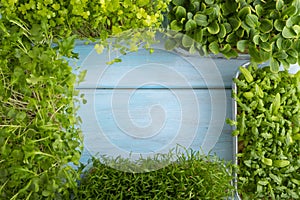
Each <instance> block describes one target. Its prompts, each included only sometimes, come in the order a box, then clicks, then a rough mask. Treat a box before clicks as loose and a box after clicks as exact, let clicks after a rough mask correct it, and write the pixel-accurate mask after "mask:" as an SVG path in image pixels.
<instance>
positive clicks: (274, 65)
mask: <svg viewBox="0 0 300 200" xmlns="http://www.w3.org/2000/svg"><path fill="white" fill-rule="evenodd" d="M270 69H271V71H272V72H278V71H279V62H278V61H277V60H276V59H274V58H272V59H271V61H270Z"/></svg>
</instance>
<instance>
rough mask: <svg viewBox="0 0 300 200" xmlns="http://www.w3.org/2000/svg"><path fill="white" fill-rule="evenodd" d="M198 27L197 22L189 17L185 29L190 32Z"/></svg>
mask: <svg viewBox="0 0 300 200" xmlns="http://www.w3.org/2000/svg"><path fill="white" fill-rule="evenodd" d="M196 27H197V23H196V22H195V21H194V20H192V19H189V20H188V21H187V23H186V24H185V30H186V31H188V32H189V31H192V30H194V29H196Z"/></svg>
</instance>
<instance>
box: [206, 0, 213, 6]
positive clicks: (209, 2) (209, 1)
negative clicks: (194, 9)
mask: <svg viewBox="0 0 300 200" xmlns="http://www.w3.org/2000/svg"><path fill="white" fill-rule="evenodd" d="M205 3H206V4H208V5H212V4H214V0H205Z"/></svg>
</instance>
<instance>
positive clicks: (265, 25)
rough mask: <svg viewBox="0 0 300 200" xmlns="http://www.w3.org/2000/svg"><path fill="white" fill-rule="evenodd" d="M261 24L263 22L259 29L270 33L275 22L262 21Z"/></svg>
mask: <svg viewBox="0 0 300 200" xmlns="http://www.w3.org/2000/svg"><path fill="white" fill-rule="evenodd" d="M260 22H261V24H260V26H259V28H260V30H261V31H262V32H263V33H269V32H271V31H272V29H273V22H272V21H271V20H269V19H262V20H261V21H260Z"/></svg>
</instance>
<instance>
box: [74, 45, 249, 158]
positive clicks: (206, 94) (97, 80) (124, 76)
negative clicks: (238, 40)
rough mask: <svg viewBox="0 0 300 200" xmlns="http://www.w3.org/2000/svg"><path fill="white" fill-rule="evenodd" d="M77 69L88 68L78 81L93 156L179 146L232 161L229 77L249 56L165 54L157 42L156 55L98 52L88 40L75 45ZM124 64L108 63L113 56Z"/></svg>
mask: <svg viewBox="0 0 300 200" xmlns="http://www.w3.org/2000/svg"><path fill="white" fill-rule="evenodd" d="M75 52H77V53H79V60H77V63H76V64H75V62H74V61H72V60H70V64H71V65H73V66H74V72H76V73H78V70H75V68H76V66H80V69H79V70H87V76H86V78H85V81H84V82H82V83H81V84H80V85H78V86H77V89H78V90H80V92H81V93H82V94H85V97H86V99H87V102H88V103H87V104H85V105H81V108H80V110H79V115H80V116H81V118H82V120H83V124H82V130H83V133H84V143H85V149H84V151H83V153H82V158H81V161H82V162H83V163H86V162H87V160H88V159H89V158H90V156H91V155H96V154H97V153H99V154H107V155H111V156H118V155H121V156H128V155H129V153H130V152H131V153H136V154H143V155H147V154H151V153H150V152H152V153H158V152H160V153H161V152H162V153H164V152H167V151H168V150H169V149H170V148H173V147H175V146H176V144H177V143H179V144H181V145H183V146H186V147H190V148H192V149H194V150H200V149H202V150H203V151H204V152H205V153H208V152H209V153H211V154H217V155H218V156H219V157H221V158H224V159H226V160H232V149H233V147H232V137H231V127H230V126H228V125H227V124H226V123H225V119H226V118H227V117H230V116H231V81H232V77H233V75H234V74H235V72H236V70H237V68H238V66H240V65H241V64H243V63H245V62H247V59H238V60H235V59H232V60H227V59H225V58H219V57H214V58H210V57H201V56H198V55H187V54H186V52H184V51H177V50H175V51H166V50H164V48H163V43H160V44H158V45H155V46H154V53H152V54H150V53H149V52H148V51H147V50H144V49H141V50H139V51H138V52H132V53H128V54H126V55H121V54H119V53H118V52H104V53H103V54H100V55H99V54H97V53H96V52H95V51H94V44H90V45H84V44H83V43H81V44H78V45H76V47H75ZM117 57H118V58H121V59H122V62H120V63H115V64H113V65H107V64H106V62H108V61H109V60H111V59H113V58H117Z"/></svg>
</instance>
